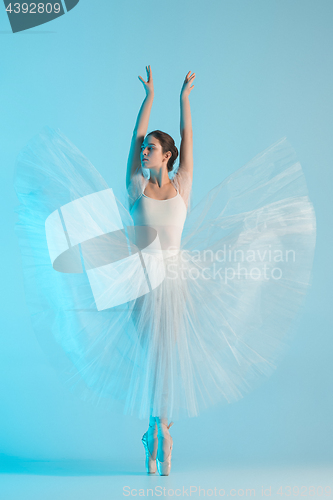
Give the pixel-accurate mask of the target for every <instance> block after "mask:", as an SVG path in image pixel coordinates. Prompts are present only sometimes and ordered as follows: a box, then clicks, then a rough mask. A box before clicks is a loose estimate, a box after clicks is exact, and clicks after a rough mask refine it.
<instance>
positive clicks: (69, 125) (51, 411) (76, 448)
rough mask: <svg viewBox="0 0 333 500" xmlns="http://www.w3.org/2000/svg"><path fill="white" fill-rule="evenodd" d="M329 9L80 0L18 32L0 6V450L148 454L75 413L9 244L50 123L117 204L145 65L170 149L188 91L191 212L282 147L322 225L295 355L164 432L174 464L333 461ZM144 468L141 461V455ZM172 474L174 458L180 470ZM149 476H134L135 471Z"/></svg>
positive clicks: (80, 409)
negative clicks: (22, 170) (27, 150)
mask: <svg viewBox="0 0 333 500" xmlns="http://www.w3.org/2000/svg"><path fill="white" fill-rule="evenodd" d="M332 18H333V4H332V2H331V1H330V0H321V1H320V2H315V1H309V0H293V1H292V2H291V1H290V0H278V1H274V0H252V1H245V0H221V1H215V0H210V1H207V2H203V1H198V0H191V1H188V0H182V1H181V2H179V1H176V0H171V1H170V0H168V1H166V2H156V1H150V0H142V1H140V2H138V1H136V0H122V1H121V2H113V1H110V0H99V1H98V2H95V1H88V0H81V1H80V2H79V4H78V5H77V6H76V7H75V8H74V9H73V10H72V11H71V12H69V13H67V14H66V15H64V16H62V17H60V18H58V19H56V20H54V21H52V22H50V23H48V24H45V25H43V26H39V27H37V28H34V29H32V30H29V31H26V32H22V33H18V34H15V35H14V34H12V33H11V31H10V26H9V21H8V18H7V17H6V12H5V9H1V8H0V53H1V58H0V88H1V98H0V110H1V111H0V117H1V118H0V160H1V162H0V165H1V197H0V204H1V214H2V215H1V228H2V231H1V248H0V251H1V295H0V304H1V337H0V393H1V412H0V443H1V450H0V453H1V456H2V458H3V460H4V461H7V464H10V463H12V464H13V467H14V468H15V464H16V465H17V463H19V462H20V460H62V459H66V460H68V459H89V460H90V459H96V460H110V459H114V460H126V461H127V462H128V463H130V462H131V460H134V459H135V458H136V457H138V456H139V457H140V460H141V458H143V449H142V444H141V441H140V440H141V436H142V434H143V433H144V432H145V430H146V428H147V423H146V422H143V421H140V420H138V419H136V418H134V417H130V416H123V415H122V412H121V405H120V406H119V412H114V413H112V414H110V413H108V412H106V411H102V410H100V409H99V408H95V407H92V406H91V405H90V404H88V403H84V402H82V401H80V400H78V399H76V398H75V397H73V395H72V394H71V393H70V392H68V391H67V390H66V389H65V388H64V387H63V386H62V385H61V383H60V382H59V380H58V378H57V375H56V373H55V372H54V371H53V369H52V368H51V367H50V366H49V364H48V362H47V359H46V358H45V356H44V354H43V352H42V350H41V349H40V347H39V344H38V343H37V341H36V339H35V337H34V333H33V330H32V327H31V324H30V318H29V311H28V309H27V306H26V303H25V295H24V287H23V275H22V269H21V260H20V259H21V257H20V251H19V248H18V242H17V239H16V236H15V234H14V229H13V228H14V223H15V221H16V214H15V213H14V208H15V206H16V205H17V203H18V202H17V199H16V195H15V192H14V189H13V171H14V162H15V158H16V156H17V154H18V153H19V151H20V149H21V148H22V147H23V146H24V145H25V144H26V143H27V141H28V140H29V139H30V138H31V137H32V136H33V135H35V134H37V133H38V132H39V131H40V130H41V128H42V127H43V126H44V125H49V126H51V127H59V128H60V129H61V130H62V132H63V133H64V134H65V135H67V137H68V138H69V139H70V140H71V141H72V142H73V143H74V144H75V145H76V146H77V147H78V148H79V149H80V150H81V151H82V152H83V154H85V155H86V156H87V157H88V158H89V159H90V161H91V162H92V163H93V164H94V165H95V167H96V168H97V169H98V170H99V172H100V173H101V174H102V176H103V177H104V178H105V179H106V181H107V182H108V184H109V186H110V187H112V188H113V189H114V190H115V192H116V193H118V195H119V196H121V195H124V194H125V170H126V162H127V155H128V151H129V144H130V139H131V134H132V130H133V126H134V123H135V120H136V116H137V112H138V110H139V107H140V105H141V102H142V99H143V97H144V89H143V86H142V84H141V82H140V81H139V79H138V75H141V76H143V77H145V65H147V64H150V65H151V67H152V72H153V77H154V85H155V100H154V105H153V110H152V114H151V121H150V125H149V129H150V130H153V129H155V128H159V129H161V130H165V131H166V132H168V133H170V134H171V135H173V136H174V137H175V139H176V143H177V145H178V146H179V92H180V89H181V85H182V82H183V79H184V77H185V74H186V73H187V72H188V71H189V70H191V71H195V73H196V80H195V88H194V90H193V91H192V93H191V96H190V101H191V108H192V119H193V130H194V160H195V165H194V183H193V202H194V204H195V203H196V202H198V201H199V200H200V199H201V197H202V196H203V195H205V194H206V193H207V192H208V191H209V189H211V188H212V187H214V186H215V185H217V184H218V183H219V182H221V181H222V180H223V179H224V178H225V177H226V176H228V175H229V174H230V173H232V172H234V171H235V170H236V169H238V168H239V167H241V166H242V165H243V164H244V163H246V162H247V161H249V160H250V159H251V158H252V157H253V156H255V155H256V154H257V153H259V152H260V151H262V150H263V149H265V148H266V147H268V146H269V145H270V144H272V143H273V142H275V141H276V140H278V139H280V138H281V137H283V136H287V138H288V140H289V141H290V142H291V144H292V145H293V146H294V148H295V150H296V153H297V155H298V158H299V160H300V162H301V164H302V166H303V169H304V172H305V176H306V179H307V182H308V187H309V195H310V198H311V200H312V202H313V204H314V207H315V211H316V216H317V228H318V236H317V249H316V255H315V261H314V267H313V284H312V288H311V290H310V292H309V294H308V296H307V298H306V304H305V308H304V311H303V314H302V317H301V319H300V321H299V324H298V325H297V331H296V334H295V336H294V339H293V341H292V345H291V347H290V349H289V351H288V353H287V354H286V356H285V357H284V358H283V360H282V362H281V363H280V365H279V367H278V369H277V370H276V372H275V373H274V375H273V376H272V377H270V378H269V379H267V380H265V381H264V382H263V383H262V384H261V385H260V386H259V387H258V388H257V389H256V390H254V391H253V392H252V393H251V394H249V395H248V396H247V397H246V398H244V399H243V400H241V401H240V402H238V403H236V404H233V405H229V406H228V405H225V406H223V407H215V408H211V409H210V410H209V411H206V412H205V413H203V414H202V415H201V416H200V417H199V418H194V419H187V420H182V421H178V422H177V423H176V424H175V425H174V426H173V428H172V435H173V437H174V441H175V443H177V448H176V449H175V451H174V460H175V461H176V460H178V463H189V464H191V463H192V462H194V461H198V462H200V463H201V462H202V461H203V460H205V461H206V463H210V462H215V463H216V462H217V463H220V464H222V465H223V464H229V465H230V464H233V465H234V467H236V468H237V467H241V466H242V465H244V464H245V465H246V464H249V463H257V464H261V463H262V464H264V463H270V464H272V465H273V466H274V464H278V463H284V464H288V463H293V464H295V463H296V464H302V463H315V464H320V463H322V462H326V463H330V462H332V458H333V457H332V449H333V438H332V436H333V432H332V430H333V426H332V417H333V399H332V381H333V380H332V379H333V377H332V372H333V370H332V350H333V340H332V310H331V309H332V306H331V300H332V299H331V286H332V279H333V277H332V264H331V245H332V229H331V227H332V216H331V214H332V197H331V191H332V157H333V141H332V132H333V97H332V88H333V66H332V50H333V30H332ZM141 456H142V457H141ZM175 463H176V462H175ZM142 467H143V464H142Z"/></svg>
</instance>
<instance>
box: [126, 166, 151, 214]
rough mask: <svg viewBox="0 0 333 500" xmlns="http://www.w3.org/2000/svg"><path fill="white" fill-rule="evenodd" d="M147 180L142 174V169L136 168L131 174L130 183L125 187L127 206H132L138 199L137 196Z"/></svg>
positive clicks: (143, 188) (141, 191)
mask: <svg viewBox="0 0 333 500" xmlns="http://www.w3.org/2000/svg"><path fill="white" fill-rule="evenodd" d="M147 182H148V179H147V177H146V175H145V173H144V172H143V169H142V167H141V166H140V167H138V168H137V169H136V170H135V172H134V173H133V174H132V176H131V179H130V182H129V184H128V186H127V192H128V197H129V205H130V206H131V205H133V204H134V202H135V201H136V200H137V198H139V196H140V195H141V194H142V193H143V191H144V190H145V187H146V184H147Z"/></svg>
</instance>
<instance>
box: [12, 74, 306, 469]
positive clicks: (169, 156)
mask: <svg viewBox="0 0 333 500" xmlns="http://www.w3.org/2000/svg"><path fill="white" fill-rule="evenodd" d="M147 77H148V78H147V81H145V80H143V79H142V78H141V77H140V80H141V82H142V83H143V85H144V87H145V90H146V97H145V99H144V101H143V104H142V107H141V109H140V112H139V116H138V119H137V122H136V126H135V129H134V133H133V137H132V142H131V148H130V154H129V159H128V165H127V175H126V186H127V195H126V196H128V210H127V209H126V208H125V207H124V206H123V205H122V204H121V203H120V202H119V200H118V199H117V198H116V197H115V196H114V193H113V190H112V189H110V188H109V187H108V185H107V183H106V182H105V181H104V179H103V178H102V176H101V175H100V174H99V172H98V171H97V170H96V169H95V168H94V167H93V165H92V164H91V163H90V162H89V160H87V158H85V157H84V155H83V154H82V153H81V152H80V151H79V150H78V149H77V148H76V147H75V146H74V145H73V144H72V143H71V142H70V141H69V140H68V139H67V138H66V137H65V136H64V135H63V134H62V133H61V132H60V131H55V130H52V129H49V128H46V129H45V130H44V131H43V132H42V133H41V134H39V135H37V136H36V137H34V138H33V139H32V140H31V141H29V143H28V145H27V146H26V147H25V148H24V149H22V151H21V152H20V154H19V156H18V158H17V163H16V171H15V189H16V193H17V196H18V198H19V200H20V206H19V207H18V208H17V209H16V212H17V213H18V215H19V222H18V223H17V224H16V226H15V231H16V233H17V235H18V238H19V244H20V249H21V254H22V262H23V270H24V278H25V290H26V300H27V304H28V306H29V309H30V312H31V320H32V323H33V327H34V330H35V333H36V335H37V338H38V339H39V340H40V342H41V345H42V347H43V348H44V349H45V351H46V353H47V354H48V355H49V357H50V360H51V361H52V362H53V364H54V365H55V367H56V368H57V370H58V371H59V374H60V375H61V376H62V377H63V379H64V381H65V382H66V383H68V384H69V385H70V387H71V388H73V389H75V390H77V391H78V393H79V394H80V395H81V397H83V399H85V400H92V401H94V402H96V403H97V404H101V403H106V404H110V406H111V408H113V401H115V400H117V399H118V400H123V401H124V403H125V404H124V413H128V414H131V415H135V416H138V417H139V418H142V419H147V420H148V419H149V426H148V430H147V432H146V433H145V434H144V435H143V437H142V441H143V444H144V447H145V450H146V469H147V471H148V472H149V473H154V472H155V471H156V470H157V469H158V472H159V474H161V475H168V474H169V472H170V468H171V451H172V447H173V441H172V438H171V436H170V433H169V428H170V426H171V424H172V422H170V423H169V420H171V419H173V420H174V419H177V418H180V417H182V416H186V417H194V416H197V415H199V413H200V411H201V410H202V409H204V408H207V407H208V406H211V405H214V404H219V403H221V402H223V401H225V402H228V403H230V402H233V401H237V400H239V399H240V398H241V397H243V395H244V394H246V393H247V392H249V391H250V390H251V389H252V388H253V387H254V385H255V384H256V383H257V381H258V380H259V379H260V378H261V376H262V375H266V376H267V375H269V374H270V373H271V372H272V371H273V369H274V368H275V366H276V362H277V360H278V358H279V355H280V353H281V350H282V349H283V347H284V346H285V345H286V338H287V337H288V336H287V333H289V334H290V332H291V329H290V327H291V325H292V321H293V319H294V317H295V315H296V314H297V311H298V310H299V308H300V306H301V304H302V301H303V298H304V296H305V294H306V291H307V289H308V287H309V284H310V281H311V269H312V260H313V254H314V248H315V237H316V225H315V214H314V210H313V206H312V204H311V202H310V200H309V198H308V194H307V187H306V182H305V179H304V174H303V171H302V168H301V166H300V164H299V162H298V161H297V158H296V156H295V153H294V151H293V149H292V148H291V146H290V145H289V144H288V142H287V141H286V139H281V140H279V141H277V142H276V143H275V144H273V145H272V146H270V147H269V148H267V149H266V150H264V151H263V152H262V153H260V154H259V155H257V156H256V157H255V158H254V159H253V160H251V161H250V162H249V163H247V164H246V165H245V166H243V167H242V168H241V169H239V170H237V171H236V172H234V173H233V174H232V175H230V176H229V177H228V178H227V179H225V180H223V181H222V182H219V183H218V184H217V185H216V186H215V187H214V188H213V189H212V190H211V191H210V192H209V193H208V194H207V195H205V196H204V197H202V199H201V201H200V202H199V203H198V204H197V205H196V206H195V207H194V208H192V207H191V206H190V194H191V187H192V177H193V154H192V124H191V114H190V104H189V94H190V92H191V90H192V89H193V81H194V78H195V75H194V74H191V73H190V72H189V73H188V74H187V75H186V78H185V81H184V84H183V87H182V90H181V95H180V112H181V123H180V133H181V145H180V158H179V165H178V167H174V163H175V160H176V158H177V155H178V151H177V148H176V146H175V144H174V141H173V139H172V138H171V137H170V136H169V135H168V134H166V133H164V132H161V131H160V130H155V131H152V132H150V133H148V135H146V133H147V128H148V121H149V114H150V110H151V106H152V103H153V98H154V88H153V79H152V72H151V69H150V67H148V68H147ZM202 168H205V169H209V168H210V166H209V165H203V166H202ZM210 175H211V173H210Z"/></svg>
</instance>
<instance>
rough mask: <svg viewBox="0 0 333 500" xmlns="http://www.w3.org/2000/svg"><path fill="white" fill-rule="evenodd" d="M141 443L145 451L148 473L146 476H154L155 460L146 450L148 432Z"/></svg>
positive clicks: (147, 449)
mask: <svg viewBox="0 0 333 500" xmlns="http://www.w3.org/2000/svg"><path fill="white" fill-rule="evenodd" d="M141 441H142V442H143V446H144V447H145V451H146V471H147V472H148V474H155V472H156V459H155V458H153V456H152V454H151V453H150V451H149V448H148V431H147V432H145V433H144V435H143V436H142V439H141Z"/></svg>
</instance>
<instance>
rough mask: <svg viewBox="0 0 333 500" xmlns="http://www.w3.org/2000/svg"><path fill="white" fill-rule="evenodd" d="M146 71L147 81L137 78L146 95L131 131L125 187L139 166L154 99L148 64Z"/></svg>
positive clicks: (151, 76) (151, 77)
mask: <svg viewBox="0 0 333 500" xmlns="http://www.w3.org/2000/svg"><path fill="white" fill-rule="evenodd" d="M146 71H147V82H146V81H145V80H144V79H143V78H142V77H141V76H139V79H140V80H141V82H142V83H143V86H144V87H145V90H146V97H145V99H144V100H143V103H142V105H141V108H140V111H139V114H138V117H137V120H136V124H135V127H134V131H133V136H132V141H131V147H130V152H129V155H128V161H127V172H126V187H127V188H128V185H129V183H130V182H131V178H132V175H133V174H134V173H135V172H136V170H137V169H138V168H139V167H140V164H141V161H140V152H141V145H142V142H143V140H144V138H145V135H146V133H147V129H148V123H149V117H150V111H151V107H152V104H153V100H154V84H153V75H152V72H151V69H150V66H146Z"/></svg>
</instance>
